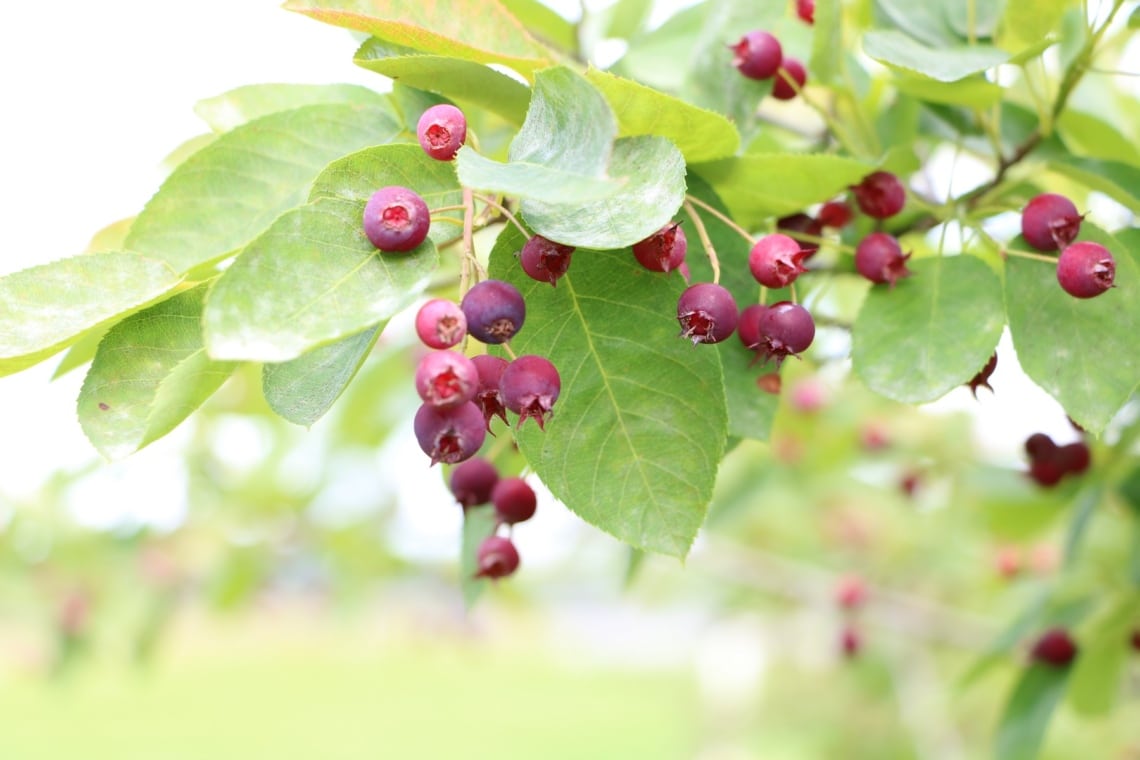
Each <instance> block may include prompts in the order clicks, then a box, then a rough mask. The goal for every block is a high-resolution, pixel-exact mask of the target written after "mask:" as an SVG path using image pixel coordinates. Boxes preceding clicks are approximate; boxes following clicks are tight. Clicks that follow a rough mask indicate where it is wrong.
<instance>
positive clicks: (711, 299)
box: [677, 282, 739, 346]
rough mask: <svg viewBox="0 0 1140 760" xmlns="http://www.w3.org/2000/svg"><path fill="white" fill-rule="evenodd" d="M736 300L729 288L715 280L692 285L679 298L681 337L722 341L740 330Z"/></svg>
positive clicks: (709, 341) (678, 317)
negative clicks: (737, 328)
mask: <svg viewBox="0 0 1140 760" xmlns="http://www.w3.org/2000/svg"><path fill="white" fill-rule="evenodd" d="M738 318H739V315H738V314H737V310H736V302H735V301H734V300H733V299H732V294H731V293H729V292H728V290H727V289H726V288H723V287H721V286H720V285H717V284H716V283H713V282H698V283H697V284H696V285H690V286H689V287H687V288H686V289H685V292H683V293H681V297H680V298H679V299H678V300H677V321H678V322H679V323H680V324H681V337H682V338H688V339H689V340H691V341H693V345H694V346H695V345H697V344H698V343H720V342H721V341H722V340H724V339H725V338H727V337H728V336H729V335H732V333H733V332H734V331H735V330H736V321H737V319H738Z"/></svg>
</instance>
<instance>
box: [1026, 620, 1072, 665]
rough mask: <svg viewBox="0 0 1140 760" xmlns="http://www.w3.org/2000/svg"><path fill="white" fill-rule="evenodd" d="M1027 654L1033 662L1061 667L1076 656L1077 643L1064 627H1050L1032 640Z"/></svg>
mask: <svg viewBox="0 0 1140 760" xmlns="http://www.w3.org/2000/svg"><path fill="white" fill-rule="evenodd" d="M1029 656H1030V657H1031V658H1032V659H1033V660H1034V661H1035V662H1040V663H1042V664H1045V665H1052V666H1053V667H1055V668H1063V667H1065V666H1067V665H1068V664H1069V663H1071V662H1072V661H1073V658H1074V657H1076V656H1077V644H1076V642H1075V641H1073V637H1072V636H1070V635H1069V632H1068V631H1066V630H1065V629H1064V628H1050V629H1049V630H1047V631H1045V633H1043V634H1041V636H1040V638H1038V639H1037V641H1036V642H1034V644H1033V648H1032V649H1031V650H1030V652H1029Z"/></svg>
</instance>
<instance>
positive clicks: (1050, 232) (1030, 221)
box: [1021, 193, 1081, 251]
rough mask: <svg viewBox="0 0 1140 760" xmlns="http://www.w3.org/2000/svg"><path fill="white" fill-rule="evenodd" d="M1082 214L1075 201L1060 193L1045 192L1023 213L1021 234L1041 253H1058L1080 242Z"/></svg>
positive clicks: (1027, 205)
mask: <svg viewBox="0 0 1140 760" xmlns="http://www.w3.org/2000/svg"><path fill="white" fill-rule="evenodd" d="M1080 231H1081V215H1080V213H1079V212H1078V211H1077V207H1076V206H1074V205H1073V202H1072V201H1071V200H1069V199H1068V198H1066V197H1065V196H1063V195H1058V194H1057V193H1042V194H1041V195H1038V196H1036V197H1035V198H1033V199H1032V200H1031V201H1029V203H1027V204H1026V205H1025V210H1024V211H1022V212H1021V234H1022V236H1023V237H1024V238H1025V242H1027V243H1029V244H1030V245H1031V246H1033V247H1034V248H1036V249H1037V250H1039V251H1055V250H1057V249H1058V248H1064V247H1065V246H1067V245H1068V244H1069V243H1071V242H1073V241H1074V240H1076V239H1077V233H1078V232H1080Z"/></svg>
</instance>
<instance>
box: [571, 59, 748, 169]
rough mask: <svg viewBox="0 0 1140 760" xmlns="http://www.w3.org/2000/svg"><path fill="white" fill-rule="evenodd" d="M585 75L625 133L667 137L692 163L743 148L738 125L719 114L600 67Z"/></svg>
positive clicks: (625, 134)
mask: <svg viewBox="0 0 1140 760" xmlns="http://www.w3.org/2000/svg"><path fill="white" fill-rule="evenodd" d="M586 78H587V79H589V80H590V82H591V84H593V85H594V86H595V87H597V88H598V89H599V90H600V91H601V93H602V95H604V96H605V98H606V100H607V101H608V102H609V104H610V108H612V109H613V111H614V114H615V115H616V116H617V120H618V126H619V128H620V130H621V134H622V135H623V136H630V135H660V136H662V137H666V138H668V139H669V140H671V141H672V142H673V144H674V145H676V146H677V148H678V149H679V150H680V151H681V153H683V154H684V156H685V160H686V161H688V162H690V163H694V162H698V161H711V160H713V159H717V158H725V157H727V156H731V155H733V154H734V153H736V151H737V150H738V149H739V148H740V134H739V133H737V131H736V127H734V126H733V125H732V122H730V121H729V120H728V119H726V118H725V117H723V116H721V115H720V114H718V113H715V112H713V111H708V110H705V109H703V108H698V107H696V106H694V105H690V104H689V103H686V102H685V101H683V100H680V99H678V98H675V97H673V96H672V95H666V94H665V93H663V92H659V91H657V90H654V89H652V88H650V87H646V86H645V85H643V84H640V83H638V82H634V81H633V80H630V79H623V78H621V77H618V76H614V75H613V74H610V73H608V72H605V71H600V70H598V69H590V70H589V71H587V72H586Z"/></svg>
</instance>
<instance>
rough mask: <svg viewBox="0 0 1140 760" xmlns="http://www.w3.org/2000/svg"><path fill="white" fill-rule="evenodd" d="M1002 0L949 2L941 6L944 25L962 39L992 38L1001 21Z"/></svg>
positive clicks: (955, 0)
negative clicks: (944, 15)
mask: <svg viewBox="0 0 1140 760" xmlns="http://www.w3.org/2000/svg"><path fill="white" fill-rule="evenodd" d="M1004 4H1005V1H1004V0H989V1H988V2H985V1H983V2H978V0H965V2H962V0H951V2H946V3H945V4H944V5H943V8H944V9H945V13H946V23H947V24H949V25H950V28H951V29H952V30H953V31H954V33H955V34H957V35H958V36H959V37H961V38H963V39H967V40H968V39H986V38H989V37H993V36H994V32H995V31H996V30H997V26H998V22H999V21H1000V20H1001V14H1002V6H1003V5H1004Z"/></svg>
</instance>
